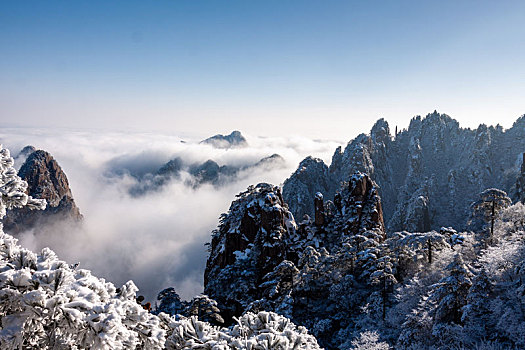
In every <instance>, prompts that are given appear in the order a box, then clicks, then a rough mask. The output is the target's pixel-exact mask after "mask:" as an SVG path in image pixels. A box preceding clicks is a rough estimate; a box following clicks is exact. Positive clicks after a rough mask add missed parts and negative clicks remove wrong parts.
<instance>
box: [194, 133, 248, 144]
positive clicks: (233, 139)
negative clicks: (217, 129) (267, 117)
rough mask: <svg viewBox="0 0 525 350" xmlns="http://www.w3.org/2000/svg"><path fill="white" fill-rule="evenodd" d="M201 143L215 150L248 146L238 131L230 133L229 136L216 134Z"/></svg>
mask: <svg viewBox="0 0 525 350" xmlns="http://www.w3.org/2000/svg"><path fill="white" fill-rule="evenodd" d="M201 143H206V144H210V145H212V146H213V147H216V148H232V147H245V146H247V145H248V142H247V141H246V138H244V136H243V135H242V134H241V132H240V131H238V130H234V131H232V132H231V133H230V134H229V135H222V134H217V135H215V136H212V137H209V138H207V139H205V140H203V141H201Z"/></svg>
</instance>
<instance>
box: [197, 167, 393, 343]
mask: <svg viewBox="0 0 525 350" xmlns="http://www.w3.org/2000/svg"><path fill="white" fill-rule="evenodd" d="M237 197H238V198H237V199H236V200H235V201H234V202H233V203H232V204H231V206H230V209H229V211H228V212H227V213H225V214H223V215H222V216H221V219H220V223H219V226H218V228H217V230H215V231H214V232H213V234H212V241H211V243H210V245H209V257H208V261H207V264H206V271H205V275H204V292H205V293H206V295H209V296H210V297H211V298H212V299H214V300H216V301H217V304H218V307H219V309H220V310H221V312H222V317H223V318H224V319H225V320H226V323H229V322H231V321H232V319H233V317H238V316H240V315H242V314H243V312H246V311H253V312H257V311H258V310H272V311H275V312H278V313H280V314H283V315H286V317H289V318H291V319H292V320H295V321H297V322H300V323H301V324H304V325H308V328H309V329H310V327H313V326H314V323H315V322H317V321H318V320H320V319H325V318H330V317H333V319H337V318H338V317H345V315H346V316H348V315H349V312H350V311H349V310H342V312H343V314H339V313H340V312H341V310H338V309H337V308H334V305H335V304H336V302H335V299H334V298H337V299H338V298H339V296H338V295H335V294H334V293H333V291H332V289H331V287H333V288H336V289H337V288H339V289H345V288H347V286H346V285H344V283H346V282H345V281H347V280H348V279H349V278H351V279H355V281H356V283H359V284H362V286H365V285H367V283H370V282H369V279H370V278H369V276H370V274H371V273H373V271H375V270H374V269H376V267H377V266H379V265H377V264H376V262H375V260H374V261H371V260H370V258H371V257H373V258H374V259H380V258H381V254H382V253H381V251H379V250H378V249H377V247H378V245H379V244H381V243H382V242H383V241H384V240H385V238H386V235H385V232H384V223H383V212H382V207H381V199H380V197H379V195H378V191H377V185H376V184H375V183H374V182H373V181H372V180H371V179H370V177H369V176H367V175H366V174H363V173H360V172H357V173H354V174H352V175H351V176H349V178H348V181H345V182H344V183H343V184H342V185H341V187H340V188H339V190H338V191H337V192H336V194H335V198H336V202H335V203H333V202H331V201H324V200H323V195H322V194H321V193H317V196H316V198H315V200H314V201H315V207H316V208H317V215H316V217H315V222H314V221H312V220H311V219H309V218H306V219H305V220H303V221H302V222H301V223H300V224H297V223H296V222H295V220H294V218H293V216H292V214H291V213H290V211H289V210H288V209H287V204H286V203H285V202H284V201H283V198H282V195H281V191H280V188H279V187H276V186H273V185H270V184H265V183H262V184H258V185H257V186H250V187H249V188H248V190H247V191H245V192H242V193H240V194H239V195H238V196H237ZM356 242H357V243H356ZM356 244H357V245H356ZM349 254H353V255H352V257H350V255H349ZM349 259H353V261H354V263H352V264H349V263H348V264H347V262H348V261H350V260H349ZM378 261H379V260H378ZM376 265H377V266H376ZM342 276H346V277H345V278H346V279H344V280H341V278H342ZM354 276H355V277H354ZM339 289H337V290H339ZM371 290H372V289H371ZM316 320H317V321H316ZM340 327H341V325H335V324H334V325H333V327H332V329H333V330H334V332H335V331H336V330H339V329H340ZM314 332H315V331H314ZM332 335H333V334H332ZM318 336H320V337H321V342H324V343H325V344H329V343H330V342H331V340H330V338H332V337H331V335H330V334H325V335H323V334H322V333H318Z"/></svg>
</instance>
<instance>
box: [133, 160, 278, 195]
mask: <svg viewBox="0 0 525 350" xmlns="http://www.w3.org/2000/svg"><path fill="white" fill-rule="evenodd" d="M284 164H285V160H284V158H283V157H281V156H280V155H279V154H272V155H270V156H267V157H264V158H261V159H260V160H259V161H257V162H256V163H254V164H251V165H244V166H235V165H219V164H218V163H217V162H216V161H214V160H212V159H208V160H207V161H205V162H203V163H189V164H188V163H187V161H185V160H184V159H182V158H181V157H175V158H173V159H171V160H170V161H168V162H167V163H166V164H164V165H162V166H161V167H160V168H159V169H158V170H157V171H156V172H155V173H147V174H146V175H144V176H142V177H141V178H139V182H138V184H137V185H136V186H134V187H132V188H131V190H130V192H131V193H132V194H133V195H141V194H144V193H147V192H149V191H154V190H158V189H160V188H162V186H164V185H166V184H167V183H168V182H170V181H171V180H173V179H181V174H182V173H183V172H187V173H188V174H190V175H191V179H186V184H187V185H190V186H193V187H195V188H196V187H199V186H201V185H204V184H211V185H214V186H221V185H224V184H226V183H229V182H231V181H233V180H235V179H236V178H237V176H238V175H239V173H241V172H242V171H248V170H255V169H263V170H268V171H269V170H273V169H276V168H279V167H282V166H284Z"/></svg>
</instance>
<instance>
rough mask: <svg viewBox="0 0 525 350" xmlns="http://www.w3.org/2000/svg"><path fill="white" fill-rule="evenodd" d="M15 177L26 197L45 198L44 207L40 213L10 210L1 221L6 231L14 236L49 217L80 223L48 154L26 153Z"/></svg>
mask: <svg viewBox="0 0 525 350" xmlns="http://www.w3.org/2000/svg"><path fill="white" fill-rule="evenodd" d="M27 149H28V148H27V147H26V148H24V150H27ZM24 150H22V153H23V152H24ZM22 156H26V155H22ZM18 176H20V177H21V178H22V179H23V180H25V181H26V182H27V183H28V188H27V194H28V195H30V196H32V197H33V198H41V199H45V200H46V201H47V207H46V209H45V210H42V211H36V210H27V209H25V208H21V209H13V210H10V211H9V212H8V213H7V216H6V217H5V218H4V229H5V231H6V232H9V233H15V234H16V233H19V232H21V231H24V230H28V229H31V228H33V227H35V226H36V225H38V224H42V223H43V221H44V220H46V221H47V220H49V219H50V218H53V220H73V221H75V222H78V221H80V220H82V215H81V214H80V210H79V209H78V207H77V206H76V204H75V201H74V199H73V195H72V193H71V189H70V187H69V182H68V180H67V177H66V174H65V173H64V171H63V170H62V168H61V167H60V165H59V164H58V163H57V161H56V160H55V159H54V158H53V157H52V156H51V155H50V154H49V153H48V152H46V151H42V150H37V151H34V152H32V153H30V154H29V155H28V156H27V159H26V160H25V162H24V163H23V164H22V166H21V167H20V170H19V171H18Z"/></svg>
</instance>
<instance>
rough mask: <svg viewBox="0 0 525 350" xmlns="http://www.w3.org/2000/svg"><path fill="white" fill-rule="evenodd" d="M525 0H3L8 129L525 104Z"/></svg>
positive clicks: (347, 123)
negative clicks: (15, 127) (9, 127)
mask: <svg viewBox="0 0 525 350" xmlns="http://www.w3.org/2000/svg"><path fill="white" fill-rule="evenodd" d="M523 23H525V2H523V1H515V2H513V1H501V2H496V1H396V2H394V1H283V0H281V1H268V0H267V1H195V0H192V1H173V0H172V1H129V0H128V1H110V2H107V1H23V2H21V1H10V2H8V1H3V2H2V10H1V11H0V73H1V77H2V78H1V79H0V120H1V121H2V124H4V125H6V126H31V127H41V126H49V127H72V128H98V129H120V130H128V129H129V130H145V131H152V132H158V131H162V132H165V133H175V134H180V133H197V134H200V135H207V134H211V133H217V132H228V131H230V130H232V129H240V130H243V131H245V132H248V133H251V134H260V135H276V134H277V135H288V134H300V135H306V136H310V137H316V138H335V139H342V140H347V139H349V138H350V137H353V136H355V135H356V134H357V133H358V132H366V131H368V130H369V128H370V127H371V125H372V124H373V122H374V121H375V120H376V119H378V118H379V117H385V118H386V119H387V120H388V121H389V122H390V124H391V127H392V128H393V127H394V126H395V125H399V126H400V127H405V126H407V125H408V122H409V120H410V118H411V117H412V116H414V115H417V114H422V115H424V114H426V113H429V112H432V111H433V110H434V109H437V110H438V111H440V112H443V113H447V114H449V115H451V116H452V117H454V118H456V119H458V120H459V121H460V123H461V124H462V125H464V126H470V127H474V126H476V125H477V124H478V123H480V122H484V123H487V124H496V123H500V124H502V125H503V126H504V127H510V126H511V125H512V122H513V121H514V120H515V119H516V118H517V117H518V116H520V115H522V114H524V113H525V106H524V104H525V100H524V96H525V94H524V92H525V65H524V62H525V26H524V25H523Z"/></svg>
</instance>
